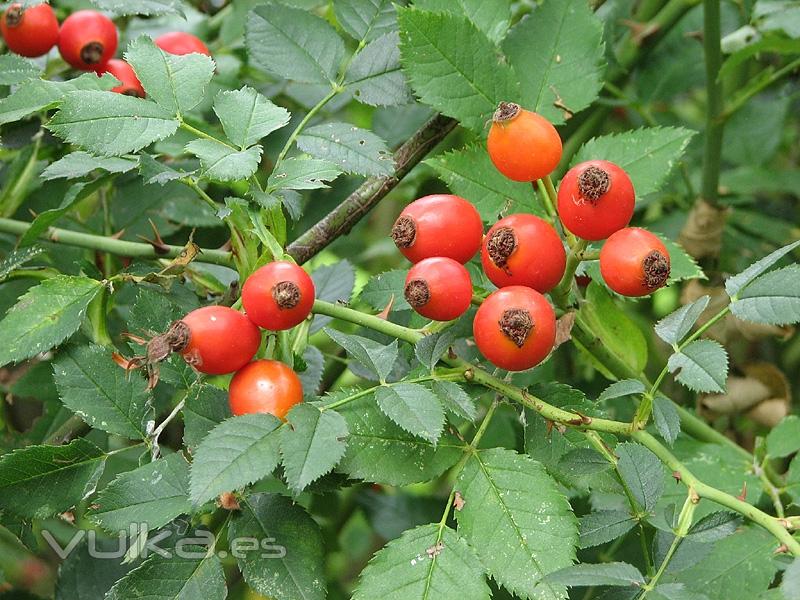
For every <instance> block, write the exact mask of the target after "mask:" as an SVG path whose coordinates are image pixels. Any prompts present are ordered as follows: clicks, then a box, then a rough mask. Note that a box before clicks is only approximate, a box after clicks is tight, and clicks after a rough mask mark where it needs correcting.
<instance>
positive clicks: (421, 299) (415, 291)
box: [405, 279, 431, 308]
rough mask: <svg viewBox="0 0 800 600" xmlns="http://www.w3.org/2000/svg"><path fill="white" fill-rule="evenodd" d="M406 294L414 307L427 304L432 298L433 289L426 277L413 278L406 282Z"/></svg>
mask: <svg viewBox="0 0 800 600" xmlns="http://www.w3.org/2000/svg"><path fill="white" fill-rule="evenodd" d="M405 296H406V300H408V303H409V304H410V305H411V306H413V307H414V308H420V307H422V306H425V305H426V304H427V303H428V302H430V299H431V290H430V288H429V287H428V282H426V281H425V280H424V279H412V280H411V281H409V282H408V283H407V284H406V289H405Z"/></svg>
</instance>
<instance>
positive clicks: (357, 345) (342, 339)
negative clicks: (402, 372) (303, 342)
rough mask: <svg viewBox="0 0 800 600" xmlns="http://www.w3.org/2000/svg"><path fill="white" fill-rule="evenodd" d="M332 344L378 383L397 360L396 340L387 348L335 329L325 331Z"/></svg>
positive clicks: (385, 376)
mask: <svg viewBox="0 0 800 600" xmlns="http://www.w3.org/2000/svg"><path fill="white" fill-rule="evenodd" d="M325 333H327V334H328V337H330V338H331V339H332V340H333V341H334V342H336V343H337V344H339V345H340V346H341V347H342V348H344V349H345V350H347V353H348V354H349V355H350V356H351V357H352V358H354V359H356V360H357V361H358V362H359V363H361V364H362V365H364V367H366V368H367V369H368V370H369V371H370V372H371V373H374V374H375V376H376V377H377V378H378V380H379V381H381V382H384V381H386V378H387V377H389V374H390V373H391V372H392V367H394V363H395V361H396V360H397V356H398V352H399V349H398V347H397V340H394V341H393V342H392V343H391V344H389V345H388V346H384V345H383V344H379V343H378V342H376V341H374V340H371V339H369V338H365V337H361V336H360V335H348V334H346V333H342V332H341V331H337V330H335V329H329V328H326V329H325Z"/></svg>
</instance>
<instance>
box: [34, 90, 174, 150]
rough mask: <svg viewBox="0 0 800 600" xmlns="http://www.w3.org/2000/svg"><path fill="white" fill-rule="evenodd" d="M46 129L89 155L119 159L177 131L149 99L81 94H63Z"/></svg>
mask: <svg viewBox="0 0 800 600" xmlns="http://www.w3.org/2000/svg"><path fill="white" fill-rule="evenodd" d="M47 127H48V129H50V131H52V132H53V133H55V134H56V135H58V136H59V137H61V138H63V139H65V140H66V141H68V142H70V143H71V144H76V145H78V146H82V147H83V148H86V149H87V150H89V151H90V152H94V153H95V154H100V155H105V156H119V155H121V154H128V153H131V152H136V151H138V150H141V149H142V148H144V147H145V146H149V145H150V144H152V143H153V142H155V141H158V140H162V139H164V138H165V137H167V136H170V135H172V134H173V133H175V131H176V130H177V129H178V121H177V119H176V118H175V117H174V115H172V114H170V113H169V111H166V110H164V109H163V108H161V107H160V106H159V105H158V104H156V103H155V102H150V101H149V100H142V99H141V98H134V97H133V96H125V95H124V94H115V93H113V92H93V91H85V92H72V93H70V94H67V96H66V98H65V99H64V101H63V102H62V103H61V109H60V110H59V111H58V113H56V116H55V117H53V118H52V119H51V120H50V123H49V124H48V125H47Z"/></svg>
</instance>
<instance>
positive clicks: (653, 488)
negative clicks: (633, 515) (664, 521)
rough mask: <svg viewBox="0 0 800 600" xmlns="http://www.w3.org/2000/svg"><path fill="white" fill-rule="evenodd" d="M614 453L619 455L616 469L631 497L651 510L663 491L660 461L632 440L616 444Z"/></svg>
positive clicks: (662, 473)
mask: <svg viewBox="0 0 800 600" xmlns="http://www.w3.org/2000/svg"><path fill="white" fill-rule="evenodd" d="M614 454H616V455H617V457H619V461H618V462H617V469H618V470H619V473H620V475H621V476H622V479H623V480H624V481H625V483H626V484H627V485H628V488H629V489H630V491H631V493H632V494H633V497H634V498H635V499H636V501H637V502H638V503H639V505H640V506H641V507H642V508H644V509H645V510H646V511H647V512H652V511H653V510H654V509H655V506H656V503H657V502H658V499H659V498H660V497H661V493H662V492H663V491H664V466H663V465H662V464H661V461H660V460H658V457H657V456H656V455H655V454H653V453H652V452H651V451H650V450H648V449H647V448H645V447H644V446H642V445H641V444H635V443H632V442H624V443H622V444H618V445H617V447H616V448H614Z"/></svg>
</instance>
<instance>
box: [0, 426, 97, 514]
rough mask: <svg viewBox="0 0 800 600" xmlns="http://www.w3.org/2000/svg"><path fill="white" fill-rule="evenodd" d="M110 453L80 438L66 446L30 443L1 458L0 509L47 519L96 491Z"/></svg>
mask: <svg viewBox="0 0 800 600" xmlns="http://www.w3.org/2000/svg"><path fill="white" fill-rule="evenodd" d="M105 459H106V455H105V454H104V453H103V451H102V450H100V448H98V447H97V446H95V445H94V444H92V443H91V442H88V441H86V440H84V439H83V438H78V439H76V440H74V441H73V442H71V443H69V444H67V445H66V446H28V447H27V448H22V449H20V450H15V451H14V452H11V453H9V454H5V455H3V456H2V457H0V508H4V509H7V510H8V511H10V512H12V513H15V514H17V515H19V516H21V517H27V518H32V519H46V518H47V517H50V516H52V515H55V514H57V513H61V512H64V511H65V510H68V509H69V508H71V507H73V506H75V504H77V503H78V502H80V501H81V500H83V499H84V498H86V497H87V496H88V495H89V494H90V493H92V492H93V491H94V489H95V486H96V485H97V480H98V479H99V478H100V475H101V474H102V473H103V467H104V466H105Z"/></svg>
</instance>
